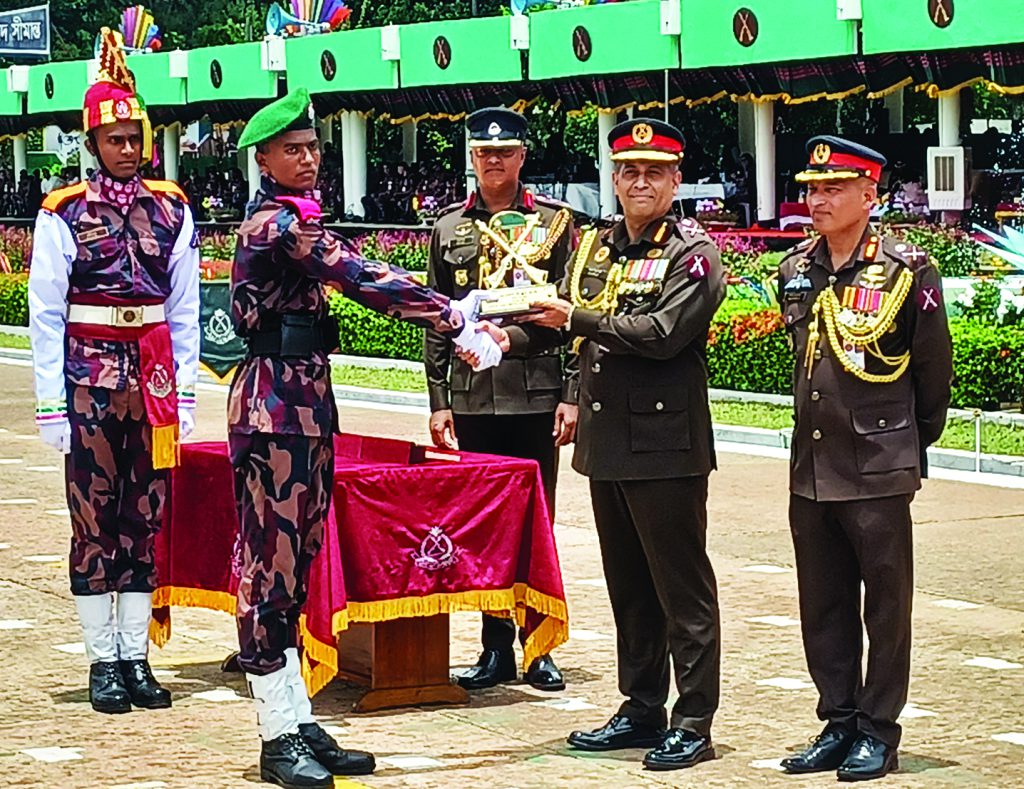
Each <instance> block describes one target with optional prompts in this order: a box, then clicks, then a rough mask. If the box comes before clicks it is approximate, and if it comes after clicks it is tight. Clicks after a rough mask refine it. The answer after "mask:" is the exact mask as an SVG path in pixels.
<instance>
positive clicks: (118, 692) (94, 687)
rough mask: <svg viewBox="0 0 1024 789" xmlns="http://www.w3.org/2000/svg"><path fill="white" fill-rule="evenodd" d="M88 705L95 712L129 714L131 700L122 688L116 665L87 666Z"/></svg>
mask: <svg viewBox="0 0 1024 789" xmlns="http://www.w3.org/2000/svg"><path fill="white" fill-rule="evenodd" d="M89 703H90V704H92V708H93V709H94V710H96V712H106V713H110V714H115V713H119V712H131V711H132V700H131V697H130V696H129V695H128V689H127V688H126V687H125V686H124V677H123V676H121V666H120V665H118V664H117V663H114V662H110V663H93V664H92V665H91V666H89Z"/></svg>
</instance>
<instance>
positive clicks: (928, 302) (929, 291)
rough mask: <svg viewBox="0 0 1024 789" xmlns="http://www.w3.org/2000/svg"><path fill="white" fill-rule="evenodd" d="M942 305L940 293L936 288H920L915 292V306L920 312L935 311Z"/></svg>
mask: <svg viewBox="0 0 1024 789" xmlns="http://www.w3.org/2000/svg"><path fill="white" fill-rule="evenodd" d="M941 305H942V295H941V294H940V293H939V289H938V288H933V287H927V288H921V290H919V291H918V292H917V306H918V307H920V308H921V312H935V310H937V309H938V308H939V307H940V306H941Z"/></svg>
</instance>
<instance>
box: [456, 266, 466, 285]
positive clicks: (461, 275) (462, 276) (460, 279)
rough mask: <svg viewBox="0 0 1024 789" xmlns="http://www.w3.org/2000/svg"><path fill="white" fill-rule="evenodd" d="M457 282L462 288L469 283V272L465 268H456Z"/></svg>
mask: <svg viewBox="0 0 1024 789" xmlns="http://www.w3.org/2000/svg"><path fill="white" fill-rule="evenodd" d="M455 284H456V285H458V286H459V287H460V288H464V287H466V285H468V284H469V272H468V271H466V269H464V268H457V269H455Z"/></svg>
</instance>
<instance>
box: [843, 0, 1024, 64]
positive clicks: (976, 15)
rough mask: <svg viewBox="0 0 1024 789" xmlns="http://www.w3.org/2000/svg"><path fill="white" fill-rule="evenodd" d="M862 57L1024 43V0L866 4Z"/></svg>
mask: <svg viewBox="0 0 1024 789" xmlns="http://www.w3.org/2000/svg"><path fill="white" fill-rule="evenodd" d="M862 2H863V11H864V21H863V25H862V28H861V30H862V32H863V39H864V43H863V46H864V54H865V55H872V54H877V53H881V52H919V51H924V50H935V49H956V48H960V47H985V46H997V45H1000V44H1019V43H1022V42H1024V2H1022V1H1021V0H966V1H965V0H933V2H925V0H862Z"/></svg>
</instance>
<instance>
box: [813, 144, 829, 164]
mask: <svg viewBox="0 0 1024 789" xmlns="http://www.w3.org/2000/svg"><path fill="white" fill-rule="evenodd" d="M811 158H812V159H813V161H814V163H815V164H828V160H829V159H831V158H832V149H831V148H830V147H829V146H828V145H826V144H825V143H819V144H818V145H815V146H814V150H813V151H812V152H811Z"/></svg>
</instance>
